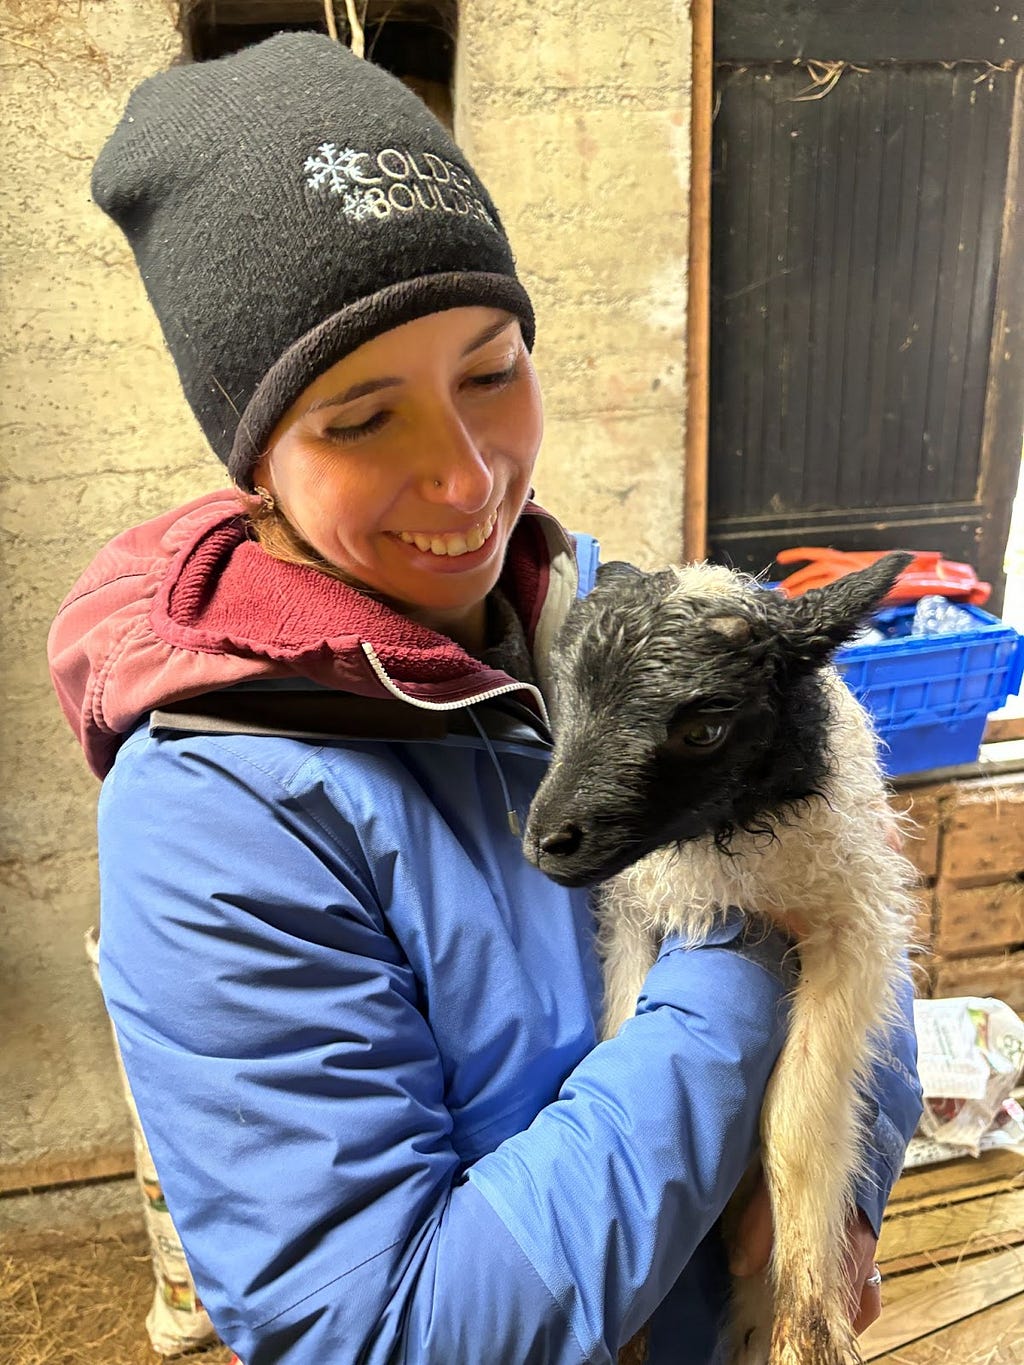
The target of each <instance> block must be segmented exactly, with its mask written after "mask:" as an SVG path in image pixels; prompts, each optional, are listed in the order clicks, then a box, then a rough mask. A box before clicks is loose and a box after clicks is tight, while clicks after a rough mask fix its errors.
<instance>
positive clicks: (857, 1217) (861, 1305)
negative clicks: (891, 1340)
mask: <svg viewBox="0 0 1024 1365" xmlns="http://www.w3.org/2000/svg"><path fill="white" fill-rule="evenodd" d="M772 1235H773V1234H772V1208H771V1203H770V1202H769V1199H768V1187H767V1185H766V1184H765V1183H764V1176H763V1175H759V1176H758V1178H757V1181H756V1183H755V1185H754V1188H753V1192H752V1194H751V1196H750V1202H749V1203H748V1204H747V1207H746V1208H745V1209H744V1210H743V1213H742V1214H741V1215H740V1220H739V1223H738V1224H737V1227H736V1236H735V1242H734V1244H733V1246H732V1248H731V1250H730V1255H729V1269H730V1270H731V1271H732V1273H733V1274H734V1275H737V1276H739V1277H740V1278H743V1277H744V1276H747V1275H757V1274H758V1273H759V1272H760V1271H762V1270H764V1269H765V1268H766V1266H767V1265H768V1258H769V1257H770V1256H771V1253H772ZM846 1238H847V1249H846V1276H847V1283H848V1285H849V1296H850V1304H851V1313H850V1321H851V1322H852V1324H853V1330H854V1332H856V1333H857V1334H858V1335H859V1334H860V1333H861V1332H863V1331H864V1330H865V1329H866V1328H868V1327H870V1326H871V1324H872V1323H873V1322H874V1320H875V1319H876V1318H877V1317H878V1315H879V1313H881V1311H882V1289H881V1283H882V1282H881V1278H880V1277H877V1276H878V1268H877V1266H876V1265H875V1250H876V1248H877V1245H878V1243H877V1240H876V1238H875V1234H874V1233H873V1232H872V1230H871V1225H870V1224H869V1223H868V1220H867V1219H866V1218H865V1217H864V1215H863V1214H862V1213H861V1212H860V1210H859V1209H857V1210H855V1211H854V1213H853V1216H852V1217H851V1218H850V1222H849V1224H848V1226H847V1229H846ZM876 1277H877V1278H876Z"/></svg>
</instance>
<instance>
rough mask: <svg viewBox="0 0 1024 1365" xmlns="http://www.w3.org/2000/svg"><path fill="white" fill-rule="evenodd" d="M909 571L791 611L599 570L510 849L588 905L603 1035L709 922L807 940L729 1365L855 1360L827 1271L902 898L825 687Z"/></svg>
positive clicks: (769, 1111)
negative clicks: (771, 1237)
mask: <svg viewBox="0 0 1024 1365" xmlns="http://www.w3.org/2000/svg"><path fill="white" fill-rule="evenodd" d="M909 559H910V556H909V555H890V556H887V557H886V558H884V559H882V560H880V561H879V562H878V563H876V564H875V565H873V566H872V567H871V568H870V569H866V570H864V571H862V572H861V573H859V574H852V575H850V576H848V577H847V578H845V579H842V580H839V581H838V582H837V583H834V584H832V585H830V586H829V587H827V588H823V589H818V590H816V591H815V592H811V593H807V594H806V595H805V596H804V597H802V598H797V599H796V600H794V601H788V600H786V599H784V598H782V597H780V596H779V595H778V594H775V593H769V592H764V591H762V590H760V589H759V588H757V586H756V585H754V584H753V583H752V582H751V581H750V580H745V579H743V578H742V577H741V576H740V575H737V574H734V573H732V572H731V571H729V570H727V569H722V568H717V567H713V566H710V565H691V566H687V567H684V568H681V569H674V570H666V571H664V572H662V573H658V574H641V573H639V572H637V571H636V570H632V569H629V568H628V567H626V566H619V565H612V566H607V567H606V568H604V569H602V570H601V571H600V572H599V575H598V582H597V586H596V587H595V589H594V591H593V592H592V593H591V595H590V597H588V598H586V599H585V600H583V601H582V602H579V603H577V604H576V605H575V606H574V607H573V609H572V611H571V612H570V614H569V618H568V620H567V622H566V626H565V629H564V631H563V633H562V635H561V637H560V638H559V641H558V645H557V649H556V658H555V696H554V698H553V703H554V706H553V710H554V720H555V737H556V742H555V752H554V755H553V759H552V764H551V768H550V770H549V772H548V774H547V776H546V777H545V779H544V781H543V783H542V784H541V787H540V789H539V791H538V793H537V796H536V798H535V800H534V803H533V805H532V807H531V810H530V816H529V820H528V822H527V828H526V835H525V840H524V846H525V850H526V855H527V857H528V858H529V859H530V860H531V861H532V862H533V863H535V865H536V866H537V867H539V868H540V869H541V870H542V871H544V872H545V873H546V874H547V875H549V876H551V877H552V878H554V880H556V881H558V882H561V883H563V884H564V885H569V886H582V885H588V884H593V883H596V882H601V883H603V886H602V889H601V891H600V893H599V895H598V914H599V921H600V922H599V931H600V942H601V947H602V951H603V955H604V966H605V988H606V1020H605V1032H606V1035H611V1034H614V1033H615V1032H617V1030H618V1028H619V1027H620V1026H621V1024H622V1023H623V1022H624V1020H625V1019H626V1018H628V1017H629V1016H630V1015H631V1014H632V1013H633V1011H634V1008H635V1004H636V999H637V995H638V993H639V991H640V989H641V987H642V985H643V980H644V977H645V975H646V972H647V970H648V969H649V967H650V965H651V963H652V962H653V959H654V956H655V955H656V952H657V948H658V943H659V942H660V939H661V938H662V937H664V935H665V934H667V933H669V932H681V933H684V934H685V935H686V936H687V937H690V938H695V937H698V936H700V935H701V934H703V933H706V932H707V930H708V928H709V927H710V925H711V923H712V922H713V921H714V919H715V918H716V916H717V915H719V914H720V913H721V912H722V910H723V907H726V906H729V905H734V906H735V905H738V906H741V907H746V908H747V909H748V910H750V911H752V912H755V913H756V914H758V915H759V916H761V917H762V918H764V919H767V920H769V921H771V920H772V918H773V916H776V917H778V918H779V919H780V920H782V919H783V918H784V917H786V916H799V919H800V921H801V922H802V924H804V925H805V926H806V935H805V936H803V937H802V939H801V944H800V979H799V983H798V986H797V989H796V991H795V994H794V1004H793V1010H792V1015H791V1027H790V1035H789V1040H788V1042H787V1045H786V1047H785V1048H784V1049H783V1053H782V1056H781V1058H780V1061H779V1064H778V1066H777V1067H776V1070H775V1073H774V1075H773V1077H772V1080H771V1083H770V1085H769V1089H768V1093H767V1095H766V1098H765V1104H764V1109H763V1112H762V1137H763V1151H764V1165H765V1173H766V1178H767V1181H768V1185H769V1191H770V1193H771V1196H772V1205H773V1214H774V1218H775V1229H776V1234H775V1250H774V1255H773V1263H772V1272H771V1277H770V1283H769V1284H758V1283H757V1282H756V1281H755V1282H750V1281H746V1282H737V1289H738V1293H737V1297H736V1299H735V1302H734V1310H733V1322H732V1332H731V1341H732V1357H731V1359H732V1361H733V1362H734V1365H762V1362H764V1361H770V1362H771V1365H795V1363H796V1362H799V1365H845V1362H848V1361H854V1360H857V1359H858V1358H859V1357H858V1355H857V1351H856V1346H855V1343H854V1341H853V1338H852V1334H851V1332H850V1328H849V1318H848V1312H847V1304H846V1302H845V1299H844V1289H845V1286H844V1280H843V1267H842V1251H843V1241H844V1233H845V1224H846V1218H847V1214H848V1212H849V1209H850V1205H851V1192H852V1185H853V1180H854V1176H855V1173H856V1169H857V1165H858V1161H859V1152H860V1149H861V1144H862V1132H861V1125H860V1113H859V1104H858V1099H857V1089H856V1087H857V1084H858V1083H862V1082H863V1081H864V1080H865V1078H866V1076H867V1073H868V1070H869V1068H870V1065H871V1062H872V1060H873V1055H874V1054H873V1046H874V1040H875V1039H876V1038H877V1031H878V1030H879V1029H880V1028H882V1027H883V1026H884V1025H885V1023H886V1022H887V1020H888V1019H889V1018H890V1016H891V1015H892V1013H893V1011H894V1008H895V1005H894V1001H895V994H896V984H897V982H898V981H899V980H900V977H901V974H902V973H903V972H904V970H905V968H904V948H905V944H906V941H907V934H908V925H909V923H910V914H911V900H910V896H909V889H910V887H911V886H912V885H913V877H914V874H913V869H912V868H911V867H910V865H909V864H908V863H906V861H905V860H904V859H902V858H900V857H899V856H898V855H896V854H895V853H893V851H892V849H891V847H890V843H889V837H888V836H889V832H890V826H891V819H892V817H891V815H890V813H889V808H888V805H887V802H886V791H885V784H884V780H883V778H882V774H881V772H880V769H879V766H878V761H877V754H876V744H875V740H874V737H873V733H872V730H871V726H870V723H869V721H868V719H867V717H866V715H865V713H864V712H863V710H862V709H861V708H860V706H859V705H858V704H857V702H856V701H855V700H854V699H853V697H852V696H851V695H850V693H849V692H848V690H847V689H846V688H845V687H844V686H843V684H842V683H841V681H840V680H839V677H838V675H837V674H836V673H835V671H834V670H833V669H831V668H830V667H828V663H829V660H830V658H831V655H832V653H833V652H834V651H835V649H836V648H838V647H839V645H841V644H842V643H844V642H845V641H846V640H847V639H849V638H850V637H851V636H852V635H853V634H854V633H855V631H856V630H857V629H858V628H859V626H860V624H861V623H862V621H863V620H864V619H865V618H866V617H867V616H868V614H869V613H870V612H871V610H872V609H873V607H874V606H875V605H876V604H877V602H878V601H879V600H881V598H882V597H883V596H884V595H885V594H886V593H887V592H888V590H889V588H890V587H891V585H892V583H893V582H894V581H895V579H896V577H897V575H898V574H899V572H900V571H901V570H902V569H903V568H904V567H905V565H906V564H907V562H908V561H909ZM627 869H629V870H628V872H627V871H626V870H627ZM619 874H623V875H619ZM823 1153H829V1154H830V1155H829V1156H828V1157H823Z"/></svg>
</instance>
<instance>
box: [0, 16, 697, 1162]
mask: <svg viewBox="0 0 1024 1365" xmlns="http://www.w3.org/2000/svg"><path fill="white" fill-rule="evenodd" d="M642 10H643V17H642V18H639V17H637V7H635V6H629V5H626V4H624V3H620V0H600V3H590V4H587V5H584V4H582V3H581V2H580V0H464V3H463V6H462V35H461V41H460V57H459V65H458V71H457V81H456V100H457V116H456V129H457V136H458V137H459V138H460V140H461V141H462V142H463V143H464V145H465V146H466V148H467V151H468V152H469V154H470V156H471V157H472V158H473V159H474V161H475V162H476V164H477V165H478V167H479V169H480V171H481V173H482V175H483V177H484V179H485V181H486V182H487V183H488V184H489V185H490V187H491V188H492V191H493V193H494V196H495V199H496V201H497V202H498V204H499V206H500V208H501V209H502V212H503V215H504V218H505V221H506V224H507V227H508V229H509V233H510V236H511V238H512V241H513V244H514V246H515V248H516V250H517V253H518V257H519V261H520V265H521V268H522V272H523V276H524V278H525V280H526V283H527V285H528V287H529V289H530V290H531V292H532V294H533V297H534V300H535V303H536V306H537V311H538V318H539V340H538V346H537V359H538V364H539V367H540V371H541V377H542V381H543V384H544V388H545V391H546V395H547V412H548V425H547V434H546V438H545V446H544V455H543V462H542V465H541V470H540V474H539V478H538V484H537V489H538V495H539V496H540V497H541V499H542V500H543V501H544V502H545V503H546V504H547V505H549V506H550V507H551V508H552V510H555V511H557V512H558V513H559V514H561V515H562V516H563V517H564V518H565V520H566V521H567V522H568V523H569V524H570V525H572V526H578V527H581V528H586V529H589V530H591V531H593V532H594V533H595V534H597V535H599V536H600V537H601V539H602V542H603V545H604V549H605V553H606V556H607V557H615V556H623V557H633V558H635V559H636V560H637V561H638V562H644V563H650V562H659V561H663V560H664V559H666V558H669V557H673V556H676V555H678V554H679V549H680V536H681V524H682V462H683V448H684V447H683V443H684V397H685V395H684V391H683V384H684V373H685V306H686V259H685V253H686V240H687V196H688V165H689V157H688V145H689V114H688V109H689V100H688V90H689V52H690V34H689V20H688V10H687V8H686V6H685V5H683V4H680V3H672V0H657V2H655V0H652V2H651V3H649V4H646V5H644V6H643V7H642ZM176 18H177V13H176V6H174V5H173V4H172V3H170V0H167V2H166V3H164V0H77V3H76V4H74V5H68V4H62V3H60V0H7V3H6V4H5V6H4V15H3V18H2V19H0V37H2V38H3V40H4V41H3V44H2V48H0V52H2V55H0V61H2V62H3V64H4V66H5V68H6V69H5V71H4V86H3V103H4V113H5V127H6V153H7V156H6V160H7V174H6V176H5V177H4V179H3V180H2V182H0V196H2V198H0V215H2V221H3V222H4V223H5V225H6V231H5V238H4V242H3V249H2V250H3V258H2V261H0V279H2V283H0V288H2V290H3V318H4V323H5V325H4V327H3V328H2V329H0V410H2V411H0V416H2V424H3V425H2V437H0V452H2V453H0V458H2V466H0V479H2V487H0V536H2V540H0V544H2V551H0V552H2V555H3V565H2V568H3V583H4V586H5V593H4V605H3V615H4V619H3V630H4V640H5V650H4V667H3V681H4V700H5V724H4V726H3V730H2V738H0V765H2V771H3V773H4V787H5V791H4V800H3V808H2V809H3V816H2V840H3V847H2V851H0V861H2V868H3V882H2V896H3V902H2V906H3V929H4V932H3V947H2V950H0V962H2V967H0V972H2V982H0V1037H3V1038H4V1040H5V1042H4V1048H3V1074H2V1076H0V1090H2V1093H3V1094H4V1097H5V1104H6V1106H7V1107H9V1109H10V1112H11V1116H12V1118H13V1123H8V1124H5V1133H4V1138H5V1143H6V1144H7V1145H6V1146H5V1149H4V1153H3V1155H2V1156H0V1166H3V1165H5V1164H8V1165H9V1164H11V1163H15V1164H17V1163H21V1162H28V1161H31V1160H34V1159H36V1158H39V1157H45V1156H46V1154H48V1153H49V1154H51V1156H53V1155H55V1154H61V1153H66V1152H84V1151H89V1150H102V1149H104V1148H105V1147H106V1146H108V1145H109V1144H111V1143H117V1142H121V1141H123V1140H124V1138H125V1134H126V1130H125V1126H124V1119H123V1114H122V1109H121V1104H120V1099H119V1095H118V1086H117V1078H116V1074H115V1071H114V1067H113V1064H112V1059H111V1053H110V1047H109V1040H108V1036H107V1032H106V1021H105V1017H104V1015H103V1013H102V1010H101V1008H100V1004H99V1000H98V996H97V993H96V990H95V987H94V986H93V983H92V981H91V978H90V976H89V973H88V969H87V966H86V962H85V957H84V952H83V946H82V938H83V933H84V930H85V929H86V927H87V926H88V925H90V924H91V923H93V922H95V920H96V917H97V891H96V873H95V847H94V816H95V800H96V794H97V788H96V783H95V781H94V779H93V778H92V777H91V776H90V775H89V774H88V773H87V771H86V770H85V766H84V764H83V762H82V759H81V756H80V754H79V752H78V751H77V749H76V747H75V745H74V743H73V741H72V739H71V737H70V735H69V733H68V731H67V728H66V726H65V723H64V721H63V718H62V717H61V715H60V713H59V711H58V708H57V706H56V703H55V701H54V698H53V695H52V692H51V690H50V686H49V681H48V678H47V673H46V666H45V654H44V649H45V636H46V630H47V627H48V624H49V621H50V620H51V618H52V616H53V614H54V611H55V610H56V608H57V606H58V604H59V602H60V600H61V598H62V597H63V595H64V593H65V592H66V591H67V589H68V587H69V586H70V585H71V583H72V581H73V580H74V578H75V577H76V576H77V574H78V572H79V571H80V570H81V569H82V568H83V567H84V565H85V564H86V563H87V562H88V561H89V559H90V558H91V557H92V555H93V554H94V553H95V551H96V550H97V548H98V547H99V546H100V545H101V544H102V543H103V542H104V541H105V540H107V539H108V538H109V537H110V536H111V535H113V534H115V533H116V532H117V531H119V530H121V529H122V528H124V527H125V526H127V525H129V524H132V523H134V522H136V521H139V520H142V519H144V518H145V517H147V516H150V515H153V514H155V513H156V512H158V511H161V510H163V509H165V508H167V507H170V506H173V505H174V504H175V503H176V502H179V501H183V500H185V499H186V498H188V497H190V496H193V495H195V494H198V493H201V492H204V491H206V490H207V489H209V488H213V487H217V486H219V485H221V484H222V483H223V482H224V477H223V473H222V471H221V467H220V466H219V465H218V464H217V463H216V461H214V460H213V458H212V456H211V455H210V454H209V452H208V451H207V450H206V448H205V445H204V442H203V439H202V437H201V435H200V433H199V430H198V428H197V426H196V425H195V423H194V421H193V419H192V417H191V414H190V413H189V411H188V409H187V407H186V406H185V404H184V401H183V400H182V398H181V395H180V391H179V389H178V385H177V380H176V377H175V374H174V371H173V368H172V366H171V363H170V360H169V358H168V356H167V354H166V352H165V350H164V347H163V343H162V340H161V338H160V334H159V330H158V328H157V324H156V322H155V320H154V318H153V315H152V313H151V311H150V309H149V306H148V304H147V302H146V299H145V295H144V292H143V289H142V286H141V284H140V283H139V281H138V278H137V276H136V274H135V270H134V266H133V264H132V262H131V258H130V254H129V252H128V250H127V248H126V246H125V245H124V243H123V240H122V239H121V237H120V235H119V233H118V232H117V231H116V229H115V228H114V227H113V226H112V225H111V224H110V223H108V221H107V220H106V218H105V217H104V216H103V215H102V214H101V213H100V212H99V211H98V210H97V209H95V208H94V207H93V206H92V204H91V202H90V199H89V189H88V182H89V172H90V168H91V164H92V161H93V159H94V157H95V155H96V153H97V151H98V150H99V147H100V146H101V144H102V142H103V140H104V138H105V137H106V135H107V134H108V132H109V131H110V129H111V128H112V127H113V125H114V124H115V122H116V121H117V118H118V117H119V115H120V112H121V109H122V107H123V104H124V100H125V98H126V96H127V94H128V91H129V90H130V88H131V87H132V85H133V84H134V83H135V82H136V81H137V80H138V79H140V78H141V77H142V76H144V75H146V74H148V73H149V72H150V71H152V70H154V69H156V68H158V67H159V66H161V65H165V64H166V63H167V62H169V61H170V60H171V59H172V58H173V57H174V56H175V55H176V54H177V52H178V50H179V47H180V40H179V38H178V35H177V32H176V29H175V23H176Z"/></svg>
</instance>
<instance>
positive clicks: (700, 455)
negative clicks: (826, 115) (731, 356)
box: [682, 0, 715, 559]
mask: <svg viewBox="0 0 1024 1365" xmlns="http://www.w3.org/2000/svg"><path fill="white" fill-rule="evenodd" d="M713 20H714V0H691V5H690V26H691V34H692V56H691V77H690V226H689V242H688V260H687V291H686V438H685V446H684V460H685V465H684V469H683V537H682V539H683V558H684V559H703V558H704V557H705V555H706V554H707V529H708V414H709V411H710V401H711V374H710V355H711V125H712V123H713V122H714V109H713V99H714V69H715V68H714V41H713V38H714V22H713Z"/></svg>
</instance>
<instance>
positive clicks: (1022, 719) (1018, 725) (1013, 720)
mask: <svg viewBox="0 0 1024 1365" xmlns="http://www.w3.org/2000/svg"><path fill="white" fill-rule="evenodd" d="M1020 739H1024V716H989V718H988V720H987V721H986V722H985V733H984V735H983V736H982V740H981V742H982V744H1002V743H1003V742H1004V741H1006V740H1020Z"/></svg>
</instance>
